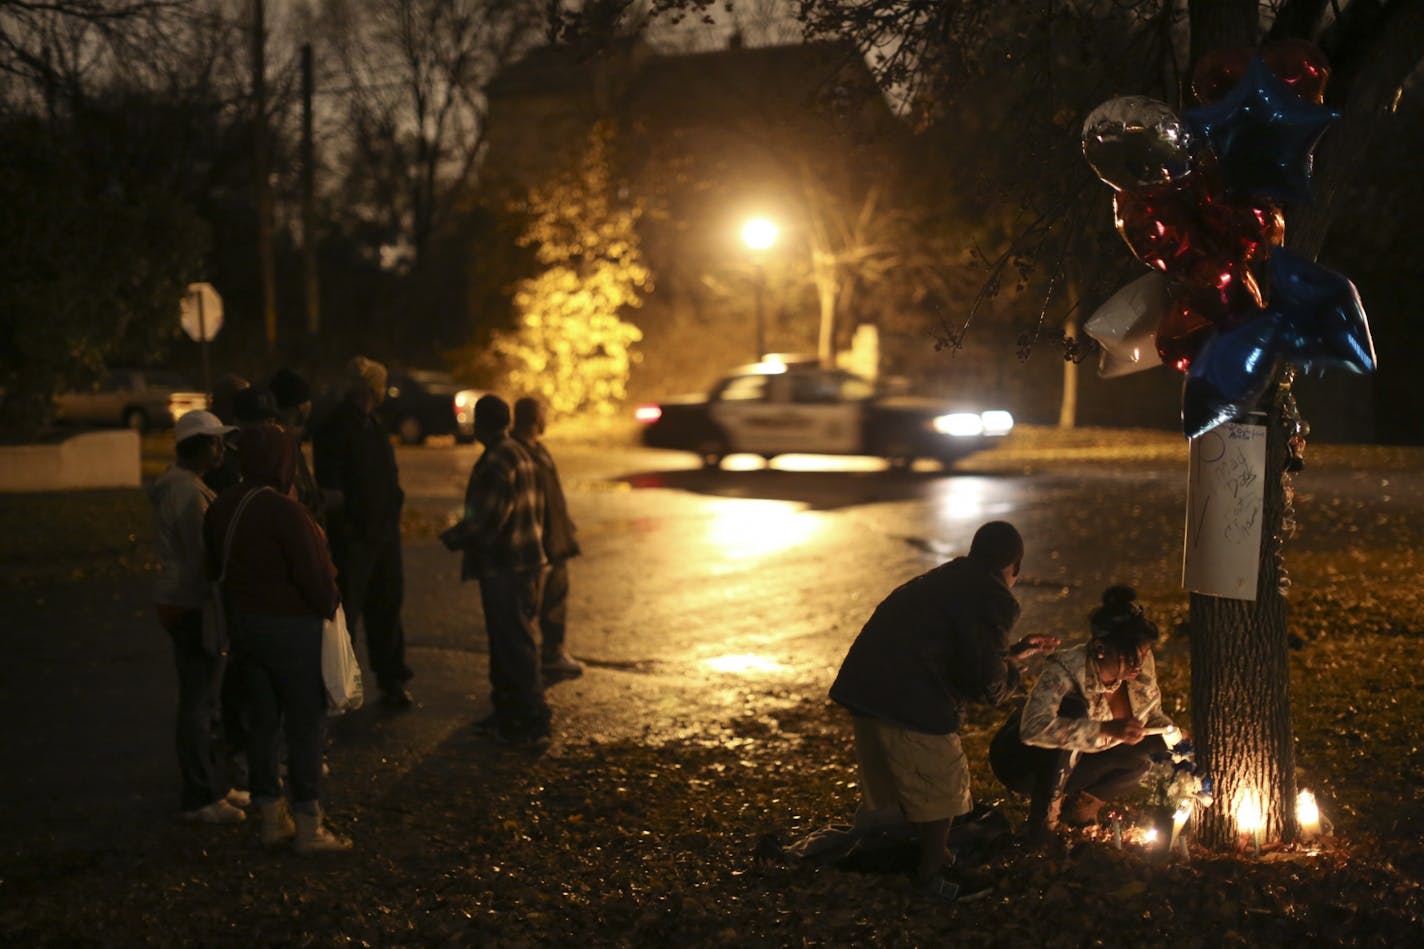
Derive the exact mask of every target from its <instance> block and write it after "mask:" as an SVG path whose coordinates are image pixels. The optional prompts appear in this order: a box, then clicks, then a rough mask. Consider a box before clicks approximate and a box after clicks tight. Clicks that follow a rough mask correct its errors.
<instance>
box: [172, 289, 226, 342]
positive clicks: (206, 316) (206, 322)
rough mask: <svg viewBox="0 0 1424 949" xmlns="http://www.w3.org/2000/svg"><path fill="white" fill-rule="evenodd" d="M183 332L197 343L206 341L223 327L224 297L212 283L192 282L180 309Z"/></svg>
mask: <svg viewBox="0 0 1424 949" xmlns="http://www.w3.org/2000/svg"><path fill="white" fill-rule="evenodd" d="M178 322H179V323H180V324H182V326H183V332H185V333H187V334H188V337H189V338H190V339H191V340H193V342H195V343H205V342H207V341H208V340H210V339H212V338H213V337H214V336H216V335H218V330H220V329H222V322H223V309H222V297H220V296H218V292H217V291H216V290H214V289H213V285H212V284H210V283H190V284H188V292H187V293H186V294H185V295H184V297H183V303H182V305H181V306H180V307H179V310H178Z"/></svg>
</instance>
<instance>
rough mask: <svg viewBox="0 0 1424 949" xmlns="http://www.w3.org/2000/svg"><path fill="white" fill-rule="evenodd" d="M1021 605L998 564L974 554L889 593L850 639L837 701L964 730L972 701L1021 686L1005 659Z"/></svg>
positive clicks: (923, 725) (917, 727)
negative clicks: (986, 562)
mask: <svg viewBox="0 0 1424 949" xmlns="http://www.w3.org/2000/svg"><path fill="white" fill-rule="evenodd" d="M1018 616H1019V604H1018V601H1017V600H1015V599H1014V595H1013V593H1012V592H1011V591H1010V590H1009V588H1008V586H1007V585H1006V584H1005V583H1004V579H1003V577H1001V576H1000V575H999V574H998V572H997V571H995V570H992V569H990V568H988V567H986V566H984V565H983V564H982V563H979V562H978V561H976V560H973V559H971V558H969V557H958V558H956V559H954V560H951V561H950V562H949V563H945V564H940V565H939V566H938V567H935V568H934V569H933V570H931V571H929V572H928V573H923V574H921V575H920V576H918V577H916V578H915V579H913V580H911V581H909V582H908V583H905V584H903V585H902V586H900V587H899V588H898V589H896V590H895V591H894V592H893V593H891V594H890V595H889V596H887V597H886V598H885V599H884V600H883V601H882V602H881V603H880V605H879V606H877V607H876V608H875V612H874V613H873V614H872V615H871V617H870V619H869V621H867V622H866V624H865V627H864V628H863V629H861V631H860V635H859V636H857V637H856V640H855V642H854V643H852V644H851V647H850V652H848V653H847V654H846V657H845V661H844V662H843V663H842V664H841V671H840V674H839V675H837V676H836V681H835V683H834V684H833V685H832V686H831V698H832V699H834V700H835V701H837V702H839V703H840V704H841V705H844V706H845V707H846V708H848V709H850V710H851V711H852V712H855V713H857V714H860V715H869V716H871V717H872V718H881V719H885V720H887V721H891V722H894V723H895V724H897V725H900V726H902V727H904V728H908V729H910V730H911V731H917V732H924V733H926V734H931V735H947V734H949V733H950V732H957V731H959V728H960V726H961V725H962V724H963V722H964V705H965V703H967V702H984V703H987V704H992V705H997V704H999V703H1000V702H1002V701H1004V699H1006V698H1008V697H1009V695H1011V694H1012V693H1013V691H1014V690H1015V689H1016V688H1017V687H1018V684H1019V672H1018V669H1017V667H1015V666H1014V665H1013V664H1012V663H1010V662H1008V661H1007V660H1006V658H1005V656H1006V654H1007V651H1008V646H1009V643H1008V636H1009V630H1010V629H1012V628H1013V625H1014V623H1015V622H1016V621H1017V620H1018Z"/></svg>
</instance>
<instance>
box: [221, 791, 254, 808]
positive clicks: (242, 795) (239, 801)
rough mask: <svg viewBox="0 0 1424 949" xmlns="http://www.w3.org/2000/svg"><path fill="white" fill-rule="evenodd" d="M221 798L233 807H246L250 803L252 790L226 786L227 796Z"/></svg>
mask: <svg viewBox="0 0 1424 949" xmlns="http://www.w3.org/2000/svg"><path fill="white" fill-rule="evenodd" d="M223 800H224V801H227V802H228V803H229V804H231V805H232V806H233V807H247V806H248V805H249V804H251V803H252V792H251V791H244V790H242V789H241V788H228V791H227V796H226V797H224V798H223Z"/></svg>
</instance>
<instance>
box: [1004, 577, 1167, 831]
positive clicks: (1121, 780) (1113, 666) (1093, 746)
mask: <svg viewBox="0 0 1424 949" xmlns="http://www.w3.org/2000/svg"><path fill="white" fill-rule="evenodd" d="M1136 600H1137V595H1136V593H1135V592H1134V591H1133V590H1132V588H1131V587H1126V586H1115V587H1110V588H1109V589H1108V590H1106V591H1105V592H1104V593H1103V603H1102V606H1101V607H1099V608H1098V609H1097V610H1095V611H1094V612H1093V614H1092V616H1091V618H1090V623H1091V627H1092V638H1091V639H1089V640H1088V642H1086V643H1081V644H1079V645H1077V646H1072V647H1069V648H1067V649H1061V650H1058V651H1057V652H1054V653H1053V654H1051V655H1049V656H1048V657H1047V659H1045V660H1044V664H1043V670H1042V672H1041V673H1040V674H1039V676H1038V679H1037V681H1036V682H1035V683H1034V686H1033V689H1032V690H1031V691H1030V692H1029V696H1028V700H1027V702H1026V703H1025V704H1024V708H1023V712H1022V714H1020V715H1013V716H1010V718H1009V720H1008V721H1007V722H1006V723H1005V724H1004V727H1003V728H1001V729H1000V730H999V732H998V734H997V735H995V736H994V739H993V741H992V742H991V744H990V748H989V763H990V766H991V767H992V768H993V770H994V774H995V775H996V776H997V777H998V778H999V780H1000V781H1001V782H1003V784H1004V786H1005V787H1007V788H1009V789H1010V790H1012V791H1016V792H1018V793H1020V794H1027V795H1029V820H1028V833H1029V838H1030V840H1031V841H1034V842H1039V843H1041V842H1043V841H1044V840H1046V839H1047V837H1048V833H1049V831H1050V830H1051V829H1052V828H1053V827H1054V826H1055V825H1056V824H1057V823H1058V821H1059V820H1060V818H1061V820H1062V821H1063V822H1064V823H1066V824H1069V825H1071V826H1079V827H1081V826H1085V825H1087V824H1091V823H1093V822H1094V821H1096V820H1097V818H1098V811H1099V810H1100V809H1101V808H1102V806H1103V804H1104V803H1105V802H1107V801H1110V800H1113V799H1114V798H1118V797H1121V796H1123V795H1125V794H1127V793H1128V792H1130V791H1131V790H1132V789H1133V788H1135V787H1137V786H1138V785H1139V784H1140V783H1141V781H1142V779H1143V777H1144V776H1145V775H1146V774H1147V771H1148V769H1149V768H1150V767H1151V766H1152V758H1153V755H1154V754H1158V755H1160V754H1162V753H1165V751H1166V745H1165V743H1164V742H1163V740H1162V739H1161V738H1160V737H1158V736H1160V735H1161V734H1162V733H1163V732H1164V731H1166V730H1167V729H1168V728H1170V727H1172V722H1171V720H1170V719H1168V718H1167V716H1166V715H1165V714H1164V713H1163V711H1162V693H1161V692H1160V691H1159V689H1158V688H1157V674H1156V666H1155V664H1154V662H1153V658H1152V643H1153V642H1155V641H1156V639H1157V636H1158V632H1157V627H1156V625H1155V624H1153V623H1152V622H1151V621H1150V620H1148V619H1147V618H1146V617H1145V616H1144V615H1143V613H1142V607H1141V605H1139V604H1138V603H1137V602H1136Z"/></svg>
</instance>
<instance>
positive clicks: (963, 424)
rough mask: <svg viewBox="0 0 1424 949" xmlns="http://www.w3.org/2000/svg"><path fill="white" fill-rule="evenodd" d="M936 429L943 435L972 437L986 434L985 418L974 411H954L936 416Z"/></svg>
mask: <svg viewBox="0 0 1424 949" xmlns="http://www.w3.org/2000/svg"><path fill="white" fill-rule="evenodd" d="M934 429H935V431H937V432H939V433H940V434H941V435H953V436H957V437H960V438H963V437H972V436H974V435H982V434H984V420H983V419H981V418H980V417H979V416H978V415H975V414H974V413H973V412H954V413H951V414H949V415H941V416H939V417H938V418H936V419H935V420H934Z"/></svg>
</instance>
